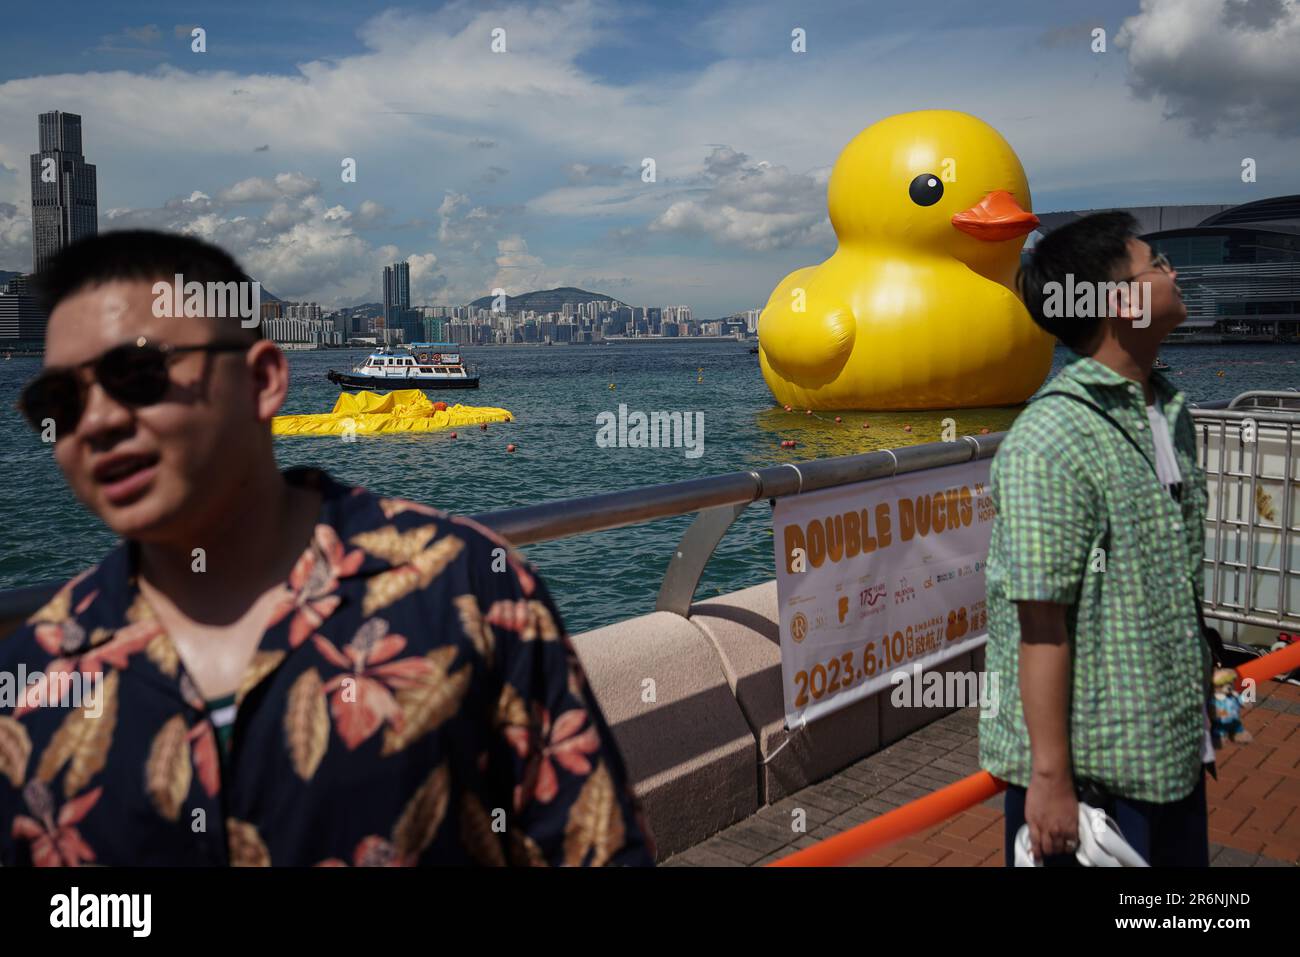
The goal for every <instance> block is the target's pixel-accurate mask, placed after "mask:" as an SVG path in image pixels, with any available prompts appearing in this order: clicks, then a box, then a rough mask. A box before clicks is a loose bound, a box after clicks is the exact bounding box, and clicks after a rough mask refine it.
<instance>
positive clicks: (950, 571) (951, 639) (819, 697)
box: [772, 459, 993, 728]
mask: <svg viewBox="0 0 1300 957" xmlns="http://www.w3.org/2000/svg"><path fill="white" fill-rule="evenodd" d="M988 477H989V460H988V459H981V460H978V461H975V462H966V463H962V464H961V465H951V466H946V467H944V468H938V469H928V470H926V471H922V472H913V473H910V474H907V475H900V476H898V477H896V478H891V479H875V480H872V481H868V482H859V483H857V484H855V485H845V486H842V487H840V488H832V489H824V490H822V491H818V492H809V493H807V494H805V495H793V496H790V497H788V498H782V499H778V500H777V502H776V508H775V509H774V511H773V513H772V522H773V533H774V534H773V539H774V540H775V550H776V588H777V598H778V607H779V609H780V611H779V614H780V619H781V677H782V683H783V685H784V690H785V720H786V727H788V728H794V727H797V726H798V725H800V724H802V723H804V722H807V721H812V720H815V719H817V718H819V717H822V716H823V715H826V714H829V713H830V712H832V711H835V710H838V709H839V708H842V707H844V706H845V705H847V704H849V703H851V702H853V701H856V700H858V699H859V698H863V697H866V696H867V695H870V694H874V693H875V692H877V691H880V690H881V689H884V688H888V687H890V686H891V684H897V683H898V682H899V680H901V679H894V680H892V681H891V677H892V676H894V675H896V674H900V673H901V674H903V675H905V676H906V677H907V678H908V680H911V679H912V677H913V676H914V674H917V673H918V672H916V671H915V669H914V666H917V665H919V666H920V668H922V669H925V668H930V667H933V666H934V665H937V664H939V663H940V662H943V661H946V660H948V659H949V658H952V657H955V656H956V655H960V654H961V653H962V652H964V651H967V650H969V649H971V648H974V647H977V646H979V645H981V644H982V643H983V641H984V637H985V632H986V629H987V617H988V616H987V614H986V612H985V606H984V566H985V564H986V560H987V557H988V551H989V537H990V533H991V530H992V525H993V500H992V497H991V496H990V494H989V488H988Z"/></svg>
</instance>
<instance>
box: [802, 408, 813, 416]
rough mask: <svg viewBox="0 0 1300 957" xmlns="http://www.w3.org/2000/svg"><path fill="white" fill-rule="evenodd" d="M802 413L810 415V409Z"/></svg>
mask: <svg viewBox="0 0 1300 957" xmlns="http://www.w3.org/2000/svg"><path fill="white" fill-rule="evenodd" d="M804 415H812V409H809V410H807V411H806V412H804Z"/></svg>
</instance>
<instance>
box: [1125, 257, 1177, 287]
mask: <svg viewBox="0 0 1300 957" xmlns="http://www.w3.org/2000/svg"><path fill="white" fill-rule="evenodd" d="M1173 271H1174V264H1173V263H1171V262H1170V261H1169V257H1168V256H1166V255H1165V254H1164V253H1156V254H1155V255H1154V256H1152V257H1151V265H1150V266H1147V268H1146V269H1143V270H1142V271H1141V272H1135V273H1134V274H1133V275H1131V276H1129V277H1128V278H1127V279H1121V280H1120V282H1132V281H1133V280H1134V279H1136V278H1137V277H1138V276H1141V275H1143V274H1145V273H1149V272H1173Z"/></svg>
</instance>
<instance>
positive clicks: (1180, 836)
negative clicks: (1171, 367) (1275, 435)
mask: <svg viewBox="0 0 1300 957" xmlns="http://www.w3.org/2000/svg"><path fill="white" fill-rule="evenodd" d="M1136 232H1137V224H1136V222H1135V221H1134V220H1133V218H1132V217H1131V216H1129V215H1128V214H1127V213H1102V214H1098V215H1094V216H1088V217H1085V218H1083V219H1080V220H1078V221H1077V222H1074V223H1072V224H1070V225H1067V226H1064V227H1062V228H1060V229H1058V230H1056V231H1054V232H1052V233H1051V234H1049V235H1048V236H1046V237H1045V238H1044V239H1043V240H1042V241H1041V242H1040V243H1039V244H1038V245H1037V247H1036V248H1035V250H1034V252H1033V255H1032V258H1031V260H1030V261H1029V262H1028V263H1026V265H1025V266H1024V268H1023V269H1022V271H1021V275H1020V287H1021V293H1022V295H1023V297H1024V300H1025V305H1026V307H1027V308H1028V310H1029V313H1030V315H1031V316H1032V317H1033V318H1034V320H1035V322H1037V323H1038V324H1039V325H1040V326H1042V327H1043V328H1044V329H1045V330H1047V331H1048V332H1050V333H1052V334H1053V335H1055V336H1056V337H1058V338H1059V339H1060V340H1061V341H1063V342H1064V343H1065V344H1066V345H1067V346H1069V347H1070V348H1071V349H1072V350H1073V351H1074V352H1076V353H1078V357H1077V358H1076V359H1075V360H1074V361H1073V362H1071V363H1070V364H1069V365H1067V366H1066V367H1065V369H1063V370H1062V371H1061V372H1060V373H1059V374H1058V375H1057V376H1056V377H1055V378H1054V379H1052V380H1051V381H1050V382H1049V383H1047V385H1046V386H1045V387H1044V388H1043V389H1042V390H1041V391H1040V393H1039V395H1038V397H1036V398H1035V399H1034V400H1033V401H1032V402H1031V403H1030V405H1029V407H1028V408H1027V409H1026V410H1025V411H1024V412H1022V413H1021V415H1020V416H1019V417H1018V418H1017V419H1016V422H1015V425H1014V426H1013V427H1012V429H1011V431H1010V433H1009V434H1008V435H1007V437H1006V440H1005V441H1004V442H1003V444H1002V447H1001V449H1000V450H999V451H998V454H997V457H996V458H995V459H994V461H993V466H992V473H991V475H992V477H991V483H992V494H993V500H994V503H995V505H996V507H997V518H996V520H995V522H994V525H993V533H992V535H993V537H992V543H991V546H990V550H989V563H988V568H987V583H988V610H989V638H988V646H987V664H986V667H987V668H988V670H989V671H990V672H996V673H999V674H1000V675H1001V681H1000V686H1001V687H1002V688H1003V689H1006V695H1007V697H1009V698H1010V700H1004V701H1003V702H1002V703H1001V705H1000V707H999V708H998V709H997V710H996V711H991V712H990V711H986V712H985V713H983V714H982V715H981V718H980V764H981V765H982V766H983V767H984V768H985V769H986V770H988V771H989V772H990V773H992V774H993V775H995V776H996V777H999V778H1002V779H1004V780H1006V781H1007V782H1008V784H1009V786H1008V791H1007V798H1006V839H1007V863H1008V864H1010V863H1012V860H1013V856H1014V855H1013V846H1014V845H1013V841H1014V839H1015V835H1016V832H1017V831H1018V830H1019V828H1020V825H1021V824H1022V823H1027V824H1028V825H1029V836H1030V842H1031V846H1032V849H1033V853H1034V856H1035V858H1038V859H1041V860H1043V861H1044V862H1045V863H1048V864H1065V863H1072V862H1073V861H1074V851H1075V850H1076V848H1077V847H1078V841H1079V834H1078V800H1079V798H1080V796H1083V797H1084V799H1085V800H1087V802H1088V803H1089V804H1091V805H1093V806H1101V807H1102V808H1103V809H1104V810H1106V811H1107V812H1108V813H1109V814H1110V815H1111V817H1112V818H1114V819H1115V821H1116V823H1117V824H1118V825H1119V828H1120V830H1121V832H1122V833H1123V835H1124V837H1125V839H1126V840H1127V841H1128V842H1129V844H1130V845H1132V847H1133V848H1134V849H1135V850H1136V851H1137V852H1138V853H1139V854H1141V855H1142V857H1143V858H1144V859H1146V860H1147V861H1148V862H1150V863H1151V864H1153V865H1162V864H1182V865H1200V866H1205V865H1206V864H1208V843H1207V829H1206V809H1205V785H1204V767H1203V764H1204V762H1205V761H1206V760H1209V761H1213V755H1214V751H1213V746H1212V745H1208V740H1209V735H1208V730H1207V717H1206V700H1207V689H1208V681H1209V674H1210V668H1211V665H1212V655H1211V653H1210V651H1209V649H1208V647H1207V644H1206V641H1205V639H1204V637H1203V636H1202V634H1201V624H1200V614H1199V608H1200V592H1201V574H1202V572H1201V558H1202V550H1203V547H1204V525H1203V522H1204V518H1205V502H1206V492H1205V478H1204V475H1203V473H1202V472H1201V471H1200V470H1199V468H1198V467H1197V465H1196V440H1195V434H1194V432H1193V427H1192V421H1191V416H1190V414H1189V413H1188V411H1187V409H1186V400H1185V398H1184V396H1183V394H1182V393H1181V392H1179V391H1178V390H1177V389H1175V388H1174V387H1173V386H1172V385H1171V384H1170V382H1169V380H1168V379H1167V378H1165V377H1164V376H1163V375H1161V374H1160V373H1159V372H1153V371H1152V368H1151V367H1152V364H1153V362H1154V360H1155V358H1156V351H1157V349H1158V348H1159V346H1160V343H1161V341H1162V340H1163V339H1164V338H1165V336H1166V335H1168V334H1169V332H1170V331H1172V330H1173V329H1175V328H1177V326H1178V325H1179V323H1181V322H1182V321H1183V319H1184V318H1186V315H1187V310H1186V307H1185V306H1184V305H1183V301H1182V297H1181V295H1180V291H1179V288H1178V286H1177V284H1176V283H1175V281H1174V280H1175V277H1176V273H1175V271H1174V269H1173V268H1172V266H1170V264H1169V262H1168V260H1166V259H1165V258H1164V257H1163V256H1160V255H1157V254H1154V253H1153V251H1152V249H1151V247H1150V246H1148V245H1147V244H1146V243H1145V242H1143V241H1142V240H1140V239H1138V238H1137V236H1136ZM1148 283H1149V285H1147V284H1148ZM1089 284H1091V286H1092V289H1091V295H1092V302H1091V303H1089V302H1088V301H1087V298H1085V297H1086V296H1087V295H1088V294H1089V293H1088V292H1086V291H1085V290H1087V287H1088V286H1089ZM1103 284H1108V285H1103ZM1120 284H1123V285H1122V286H1121V285H1120ZM1130 293H1133V294H1132V295H1130ZM1090 306H1091V308H1089V307H1090Z"/></svg>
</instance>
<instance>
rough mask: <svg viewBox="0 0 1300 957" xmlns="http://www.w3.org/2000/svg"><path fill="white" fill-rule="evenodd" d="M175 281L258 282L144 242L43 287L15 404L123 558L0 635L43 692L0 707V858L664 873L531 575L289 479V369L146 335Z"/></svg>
mask: <svg viewBox="0 0 1300 957" xmlns="http://www.w3.org/2000/svg"><path fill="white" fill-rule="evenodd" d="M178 275H180V276H183V277H184V281H185V282H187V283H188V282H190V281H192V280H193V281H198V282H201V283H223V282H244V281H246V277H245V276H244V275H243V274H242V272H241V271H240V270H239V268H238V266H237V265H236V264H235V263H234V261H233V260H231V259H230V258H229V257H228V256H226V255H225V254H224V253H222V252H221V251H220V250H217V249H215V248H213V247H211V246H208V245H206V244H204V243H201V242H198V241H196V240H193V239H190V238H186V237H179V236H169V235H164V234H161V233H149V232H138V233H112V234H108V235H105V236H99V237H95V238H92V239H89V240H85V241H82V242H81V243H78V244H75V245H73V246H71V247H69V248H68V249H67V250H65V251H64V252H63V253H62V254H61V255H60V257H59V258H58V259H57V260H56V261H55V262H54V264H53V265H52V266H51V267H50V268H49V269H48V270H47V272H46V273H44V274H43V275H42V277H41V285H42V289H43V290H44V293H45V295H46V297H47V300H48V302H47V305H48V307H49V308H50V322H49V327H48V331H47V342H46V355H45V369H44V371H43V373H42V375H41V377H39V378H38V379H37V380H36V381H35V382H34V383H33V384H32V385H31V386H29V387H28V389H27V390H26V391H25V392H24V395H23V400H22V406H23V411H24V413H25V414H26V415H27V417H28V418H29V419H30V420H31V421H32V424H33V425H34V426H35V427H36V428H37V429H38V430H41V431H45V430H51V429H52V430H53V433H54V434H53V436H52V437H53V438H54V440H55V441H54V456H55V458H56V460H57V461H58V464H59V466H60V468H61V469H62V471H63V473H64V476H65V477H66V479H67V481H68V484H69V485H70V487H71V488H72V489H73V491H74V492H75V493H76V494H77V496H78V497H79V498H80V499H81V501H82V502H83V503H85V504H86V506H87V507H88V508H90V509H91V510H92V511H94V512H95V513H96V514H97V515H98V516H99V517H100V518H101V519H102V520H103V521H104V522H105V523H106V524H107V525H108V526H109V527H110V528H112V529H113V530H114V531H115V532H117V533H118V534H119V535H120V536H121V537H122V539H123V542H122V544H121V545H119V546H118V547H117V548H116V549H114V550H113V551H112V552H110V553H109V555H108V556H107V557H106V558H105V559H104V560H103V561H102V562H101V563H100V564H99V565H98V566H97V567H95V568H93V569H90V570H89V571H87V572H85V573H83V574H82V575H80V576H78V577H77V578H76V579H74V580H73V581H71V582H69V583H68V584H67V585H66V586H64V588H63V589H62V590H60V591H59V593H58V594H57V595H56V596H55V597H54V598H53V599H52V600H51V601H50V602H49V604H47V605H46V606H45V607H44V608H42V609H41V610H40V611H38V612H37V613H36V614H35V615H33V616H32V617H31V618H30V619H29V621H28V622H27V624H26V625H25V626H24V627H22V628H20V629H19V630H18V631H16V632H15V633H14V634H12V635H10V636H8V637H6V638H3V639H0V673H10V674H24V673H25V674H28V675H31V676H33V677H32V678H31V679H30V680H29V681H28V682H27V683H26V684H25V687H24V689H23V692H22V695H21V700H20V701H19V702H18V705H17V707H14V708H6V709H3V710H0V864H3V865H5V866H11V865H24V864H35V865H76V864H85V863H91V864H106V865H186V864H199V865H203V864H207V865H222V864H237V865H270V864H278V865H328V866H352V865H394V866H400V865H416V864H487V865H504V864H518V865H548V864H549V865H579V866H594V865H603V864H649V863H651V862H652V861H653V846H652V844H651V840H650V836H649V833H648V831H647V829H646V827H645V824H644V821H643V820H642V818H641V815H640V812H639V808H638V805H637V802H636V800H635V799H634V797H633V796H632V793H631V791H630V788H629V786H628V782H627V774H626V771H625V768H624V765H623V761H622V759H621V756H620V755H619V753H618V749H617V747H616V745H615V743H614V740H613V736H612V735H611V733H610V731H609V728H608V726H607V724H606V722H605V720H604V718H603V716H602V715H601V712H600V709H599V707H598V706H597V704H596V701H595V699H594V698H593V696H592V693H591V691H590V689H589V687H588V686H587V684H586V682H585V680H584V678H583V675H582V670H581V667H580V666H579V663H578V661H577V658H576V656H575V655H574V653H573V649H572V647H571V645H570V643H569V641H568V639H567V637H566V635H565V633H564V629H563V626H562V625H561V623H560V620H559V616H558V613H557V612H556V609H555V605H554V603H553V602H552V600H551V598H550V596H549V595H548V594H547V591H546V588H545V586H544V585H543V584H542V582H541V580H540V579H539V578H538V577H537V575H536V573H535V572H534V571H533V569H532V568H531V567H530V566H529V564H528V563H527V562H526V561H525V560H524V559H523V558H522V557H521V556H520V555H519V554H518V553H516V552H515V551H514V550H513V549H511V548H510V546H509V545H508V544H507V543H506V542H504V541H502V540H501V539H499V538H497V537H496V536H495V535H493V534H492V533H491V532H490V531H488V530H487V529H484V528H482V527H480V526H477V525H475V524H474V523H473V522H470V521H468V520H464V519H458V518H452V517H449V516H447V515H445V514H443V513H441V512H439V511H436V510H434V509H431V508H428V507H426V506H423V505H418V504H415V503H413V502H408V501H403V500H400V499H390V498H381V497H379V496H376V495H373V494H371V493H369V492H366V491H364V490H363V489H360V488H349V487H345V486H343V485H340V484H338V483H336V482H334V481H333V480H331V479H330V478H329V477H328V476H326V475H325V474H324V473H322V472H319V471H316V470H292V471H289V472H287V473H283V474H282V473H281V472H280V471H279V470H278V469H277V467H276V464H275V458H274V454H273V447H272V440H271V432H270V422H271V418H272V417H273V416H274V415H275V413H276V412H277V411H278V410H279V408H280V407H281V405H282V404H283V402H284V398H285V394H286V392H287V390H288V366H287V363H286V361H285V359H284V356H283V354H282V353H281V352H280V351H279V349H277V348H276V347H275V345H274V344H273V343H271V342H268V341H265V340H262V339H260V338H259V337H258V335H257V333H256V331H255V330H249V329H246V328H243V327H242V326H241V325H240V323H239V322H238V321H237V320H234V319H217V318H206V317H193V316H192V317H188V318H172V317H168V316H165V315H164V316H159V315H158V314H157V313H158V311H159V310H158V309H157V308H156V305H155V303H156V295H155V291H154V290H155V286H156V285H157V284H159V283H160V282H163V283H164V284H165V285H168V286H170V283H171V281H172V280H173V277H176V276H178ZM168 295H170V292H168ZM164 311H165V310H164ZM74 679H79V680H80V684H79V685H77V686H78V687H79V688H85V689H89V690H88V692H87V694H86V695H85V696H83V697H82V700H80V702H74V703H75V704H79V706H74V707H68V706H66V705H68V703H69V701H68V696H67V695H66V693H65V692H66V691H67V689H68V687H69V686H70V685H72V684H76V682H75V681H74Z"/></svg>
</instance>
